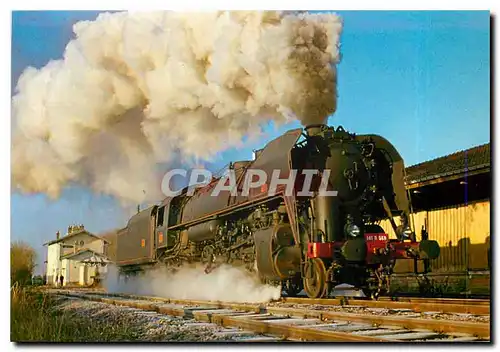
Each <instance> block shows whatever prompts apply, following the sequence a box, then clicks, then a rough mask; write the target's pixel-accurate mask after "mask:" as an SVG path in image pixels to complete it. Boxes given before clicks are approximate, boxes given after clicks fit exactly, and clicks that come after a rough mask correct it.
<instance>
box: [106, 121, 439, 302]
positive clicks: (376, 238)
mask: <svg viewBox="0 0 500 352" xmlns="http://www.w3.org/2000/svg"><path fill="white" fill-rule="evenodd" d="M229 169H230V170H233V171H234V174H235V175H236V187H237V189H238V190H241V188H242V187H243V186H244V185H243V183H244V180H245V175H248V174H249V173H250V172H251V171H252V170H261V171H263V172H264V173H265V174H267V175H271V174H272V173H273V171H275V170H278V174H279V176H280V179H286V178H287V177H288V176H289V175H290V174H291V173H292V172H294V170H295V171H299V174H300V171H303V170H317V171H318V172H317V174H316V175H313V177H312V181H311V192H310V193H309V194H308V195H305V196H304V194H303V193H301V192H299V190H301V189H302V186H303V185H304V183H305V178H304V177H297V178H296V179H295V180H294V184H293V192H291V193H289V192H285V191H284V188H283V187H281V188H280V187H278V188H277V191H276V192H275V193H274V194H270V193H269V192H266V190H268V188H269V182H270V181H269V179H270V178H268V181H266V183H264V184H263V185H262V186H261V187H260V188H252V189H250V190H249V192H248V194H241V193H233V192H230V191H228V190H225V191H222V192H220V193H219V195H218V196H213V195H212V194H211V192H210V190H213V188H214V187H215V184H216V182H217V181H220V177H225V176H220V177H219V178H215V179H214V180H213V182H210V183H209V184H207V185H205V186H204V187H201V188H198V189H196V190H195V192H194V193H192V194H190V192H188V188H187V187H186V188H184V189H183V190H182V192H181V193H180V194H178V195H176V196H173V197H167V198H166V199H164V200H163V202H161V204H159V205H154V206H151V207H149V208H147V209H144V210H142V211H139V212H138V213H137V214H135V215H134V216H132V218H131V219H130V220H129V221H128V224H127V226H126V227H125V228H123V229H121V230H120V231H119V232H118V235H117V258H116V263H117V265H118V266H119V267H120V270H121V271H122V272H123V273H130V272H135V271H137V270H144V268H145V267H146V266H149V265H166V266H167V267H172V268H175V267H178V266H179V265H182V264H183V263H186V262H189V263H193V262H195V263H203V265H205V266H206V271H207V272H208V271H210V270H213V268H216V267H217V266H218V265H220V264H223V263H228V264H231V265H241V266H244V267H245V268H246V269H247V270H249V271H253V272H255V273H256V274H257V275H258V277H260V279H261V280H263V281H265V282H268V283H269V282H270V283H279V284H281V285H282V287H283V288H284V290H285V291H286V293H287V294H288V295H295V294H297V293H298V292H299V291H301V290H304V291H305V293H306V294H307V296H309V297H313V298H320V297H324V296H327V295H328V294H329V293H330V291H331V289H332V287H334V286H335V285H337V284H341V283H346V284H350V285H353V286H355V287H356V288H359V289H361V290H363V291H365V293H366V294H368V295H370V296H372V297H377V296H378V295H379V294H381V293H383V292H385V290H387V287H388V284H389V278H390V276H391V274H392V273H393V269H394V265H395V263H396V260H429V259H434V258H437V257H438V256H439V250H440V248H439V245H438V243H437V242H436V241H432V240H428V239H427V236H425V234H424V236H422V239H421V240H420V241H418V242H417V240H416V235H415V232H414V231H413V230H412V227H411V223H410V221H409V216H410V202H409V198H408V195H407V193H406V190H405V187H404V164H403V160H402V158H401V156H400V155H399V153H398V152H397V150H396V149H395V147H394V146H393V145H392V144H391V143H390V142H388V141H387V140H386V139H384V138H383V137H381V136H378V135H355V134H351V133H349V132H347V131H345V130H344V129H343V128H342V127H341V126H339V127H337V128H334V127H331V126H327V125H313V126H308V127H305V128H304V129H302V128H300V129H294V130H290V131H288V132H286V133H284V134H283V135H281V136H279V137H278V138H276V139H274V140H272V141H271V142H269V143H268V144H267V145H266V146H265V147H264V148H263V149H261V150H260V151H259V152H258V153H257V154H256V157H255V158H254V160H251V161H236V162H233V163H231V164H230V166H229ZM327 171H328V173H329V176H328V179H327V188H328V189H329V190H334V191H336V196H327V195H324V194H323V193H322V192H319V187H320V185H319V183H320V180H319V176H320V175H324V174H325V173H326V172H327ZM396 216H398V217H399V219H400V220H399V221H398V222H399V225H398V224H397V223H396V220H395V217H396ZM383 219H389V221H390V223H391V225H392V227H393V229H394V232H395V234H396V238H389V236H388V234H387V233H385V232H384V230H383V229H382V227H380V226H379V225H378V224H379V223H380V221H381V220H383Z"/></svg>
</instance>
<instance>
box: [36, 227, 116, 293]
mask: <svg viewBox="0 0 500 352" xmlns="http://www.w3.org/2000/svg"><path fill="white" fill-rule="evenodd" d="M107 244H108V242H107V241H106V240H105V239H103V238H101V237H99V236H96V235H94V234H91V233H90V232H88V231H86V230H85V228H84V227H83V225H80V226H70V227H68V233H67V234H66V235H65V236H62V237H61V236H59V231H58V232H57V234H56V239H55V240H53V241H50V242H47V243H45V244H44V246H47V284H49V285H59V282H60V281H59V280H60V276H61V275H62V276H63V280H64V281H63V285H65V286H66V285H82V286H84V285H90V284H92V283H93V282H94V279H95V278H96V277H97V276H102V275H103V274H105V273H106V271H107V268H106V264H107V263H108V262H109V260H108V259H107V258H106V247H107Z"/></svg>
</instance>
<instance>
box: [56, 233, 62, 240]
mask: <svg viewBox="0 0 500 352" xmlns="http://www.w3.org/2000/svg"><path fill="white" fill-rule="evenodd" d="M60 235H61V234H60V233H59V231H57V232H56V240H58V239H59V236H60Z"/></svg>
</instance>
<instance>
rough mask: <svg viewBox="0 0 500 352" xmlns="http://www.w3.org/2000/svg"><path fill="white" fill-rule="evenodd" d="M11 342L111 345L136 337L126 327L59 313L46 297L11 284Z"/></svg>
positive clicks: (34, 290) (39, 292)
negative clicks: (110, 343) (108, 343)
mask: <svg viewBox="0 0 500 352" xmlns="http://www.w3.org/2000/svg"><path fill="white" fill-rule="evenodd" d="M10 339H11V341H13V342H114V341H131V340H135V339H136V336H134V334H133V333H131V331H130V329H129V327H128V326H126V325H125V324H122V325H120V324H118V325H113V326H110V325H108V324H106V323H105V322H95V321H92V320H91V319H89V318H85V317H77V316H75V315H69V314H67V313H63V312H61V311H60V310H59V309H57V305H56V303H55V302H54V300H53V299H52V298H51V297H50V295H48V294H45V293H44V292H43V291H41V290H36V289H33V288H25V287H22V286H19V285H17V284H16V285H14V286H13V287H12V288H11V331H10Z"/></svg>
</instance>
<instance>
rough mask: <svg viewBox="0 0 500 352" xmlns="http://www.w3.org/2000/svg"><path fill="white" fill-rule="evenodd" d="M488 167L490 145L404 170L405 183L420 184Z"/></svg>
mask: <svg viewBox="0 0 500 352" xmlns="http://www.w3.org/2000/svg"><path fill="white" fill-rule="evenodd" d="M489 166H490V143H486V144H483V145H479V146H476V147H473V148H470V149H467V150H462V151H459V152H456V153H453V154H449V155H446V156H443V157H440V158H437V159H434V160H429V161H426V162H423V163H420V164H417V165H413V166H410V167H407V168H406V182H407V183H414V182H422V181H426V180H430V179H433V178H438V177H443V176H449V175H456V174H460V173H464V172H465V171H466V170H467V171H469V172H470V171H473V170H477V169H481V168H484V167H489Z"/></svg>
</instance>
